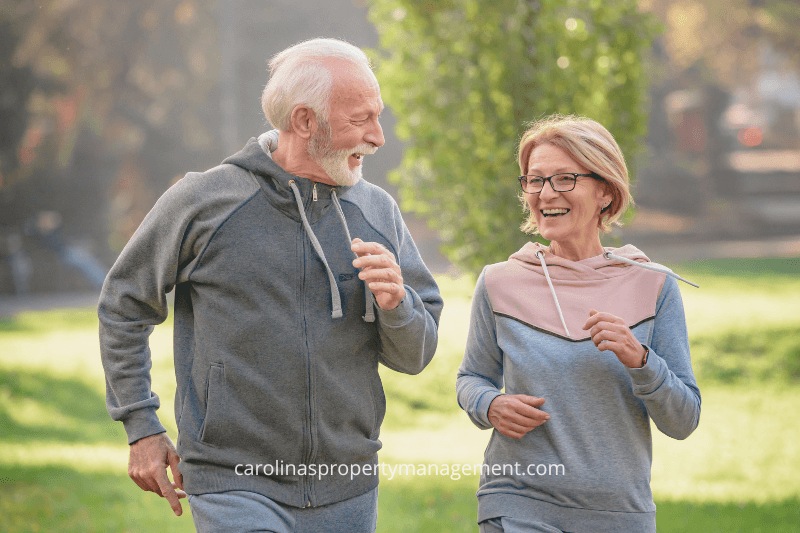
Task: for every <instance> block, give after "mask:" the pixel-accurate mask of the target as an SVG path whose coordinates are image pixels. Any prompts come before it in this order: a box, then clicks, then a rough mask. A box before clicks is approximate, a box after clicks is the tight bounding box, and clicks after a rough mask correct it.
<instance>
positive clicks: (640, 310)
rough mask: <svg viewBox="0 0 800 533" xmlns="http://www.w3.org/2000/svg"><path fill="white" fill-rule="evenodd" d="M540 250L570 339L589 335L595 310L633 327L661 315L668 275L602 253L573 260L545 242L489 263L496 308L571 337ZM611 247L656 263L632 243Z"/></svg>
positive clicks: (490, 290)
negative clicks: (661, 297) (541, 254)
mask: <svg viewBox="0 0 800 533" xmlns="http://www.w3.org/2000/svg"><path fill="white" fill-rule="evenodd" d="M537 251H542V252H544V259H545V263H546V265H547V270H548V273H549V274H550V280H551V282H552V283H553V288H554V290H555V293H556V297H557V298H558V302H559V304H560V305H561V312H562V313H563V314H564V321H565V322H566V323H567V328H569V333H570V336H569V338H570V339H572V340H585V339H588V338H589V332H588V331H586V330H583V329H582V328H583V325H584V323H585V322H586V320H588V318H589V311H590V310H591V309H595V310H597V311H599V312H607V313H611V314H613V315H615V316H618V317H620V318H622V319H623V320H624V321H625V324H627V325H628V326H629V327H632V326H634V325H636V324H638V323H639V322H642V321H643V320H646V319H649V318H652V317H654V316H655V312H656V301H657V300H658V295H659V294H660V293H661V288H662V287H663V286H664V280H665V279H666V274H663V273H660V272H653V271H651V270H647V269H644V268H637V267H635V266H634V265H629V264H626V263H623V262H621V261H618V260H614V259H606V258H605V257H603V256H602V255H598V256H596V257H590V258H588V259H584V260H582V261H569V260H567V259H563V258H561V257H557V256H555V255H553V254H552V253H550V251H549V248H547V247H545V246H542V245H541V244H539V243H528V244H526V245H525V246H524V247H523V248H522V249H521V250H520V251H518V252H516V253H515V254H513V255H512V256H511V257H510V258H509V260H508V261H505V262H503V263H497V264H494V265H490V266H488V267H487V269H486V275H485V281H486V289H487V291H488V294H489V300H490V301H491V303H492V308H493V310H494V312H495V313H499V314H502V315H506V316H508V317H511V318H514V319H517V320H520V321H522V322H525V323H527V324H529V325H531V326H534V327H536V328H539V329H542V330H545V331H547V332H550V333H553V334H556V335H559V336H562V337H567V333H566V332H565V331H564V326H563V325H562V324H561V319H560V318H559V316H558V310H557V308H556V303H555V300H554V299H553V294H552V292H551V291H550V287H549V286H548V284H547V279H546V278H545V275H544V269H543V268H542V264H541V261H540V260H539V258H538V257H536V255H535V253H536V252H537ZM606 251H610V252H612V253H613V254H615V255H618V256H621V257H625V258H627V259H632V260H634V261H637V262H639V263H645V262H650V260H649V259H648V258H647V256H645V255H644V254H643V253H642V252H641V251H639V250H638V249H637V248H636V247H634V246H631V245H626V246H623V247H622V248H616V249H614V248H606Z"/></svg>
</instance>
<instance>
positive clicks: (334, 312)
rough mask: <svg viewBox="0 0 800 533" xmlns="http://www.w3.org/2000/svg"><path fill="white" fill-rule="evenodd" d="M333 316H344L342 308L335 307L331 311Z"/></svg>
mask: <svg viewBox="0 0 800 533" xmlns="http://www.w3.org/2000/svg"><path fill="white" fill-rule="evenodd" d="M331 318H342V310H341V309H334V310H333V312H332V313H331Z"/></svg>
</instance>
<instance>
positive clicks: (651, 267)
mask: <svg viewBox="0 0 800 533" xmlns="http://www.w3.org/2000/svg"><path fill="white" fill-rule="evenodd" d="M603 257H605V258H606V259H609V260H610V259H616V260H617V261H622V262H623V263H628V264H630V265H634V266H638V267H642V268H646V269H647V270H654V271H655V272H661V273H662V274H666V275H668V276H672V277H673V278H675V279H677V280H680V281H682V282H684V283H688V284H689V285H691V286H692V287H697V288H698V289H699V288H700V285H698V284H696V283H692V282H691V281H689V280H688V279H683V278H682V277H680V276H679V275H677V274H676V273H675V272H673V271H672V270H670V269H668V268H666V267H665V268H659V267H657V266H654V265H652V264H650V263H639V262H637V261H634V260H632V259H628V258H627V257H620V256H618V255H614V254H612V253H611V252H603ZM545 272H546V271H545Z"/></svg>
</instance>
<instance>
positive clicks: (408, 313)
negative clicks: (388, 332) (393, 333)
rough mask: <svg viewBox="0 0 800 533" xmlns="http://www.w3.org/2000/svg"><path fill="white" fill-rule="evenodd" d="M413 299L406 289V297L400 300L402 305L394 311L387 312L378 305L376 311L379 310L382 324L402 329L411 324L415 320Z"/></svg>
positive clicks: (398, 305)
mask: <svg viewBox="0 0 800 533" xmlns="http://www.w3.org/2000/svg"><path fill="white" fill-rule="evenodd" d="M412 298H413V297H412V296H410V295H409V293H408V289H406V295H405V297H403V299H402V300H400V303H399V304H397V307H395V308H394V309H390V310H388V311H387V310H386V309H382V308H381V306H379V305H378V304H377V303H376V304H375V309H377V310H378V317H379V318H380V321H381V324H383V325H384V326H389V327H390V328H402V327H403V326H405V325H407V324H408V323H409V322H411V319H412V318H414V304H413V303H412Z"/></svg>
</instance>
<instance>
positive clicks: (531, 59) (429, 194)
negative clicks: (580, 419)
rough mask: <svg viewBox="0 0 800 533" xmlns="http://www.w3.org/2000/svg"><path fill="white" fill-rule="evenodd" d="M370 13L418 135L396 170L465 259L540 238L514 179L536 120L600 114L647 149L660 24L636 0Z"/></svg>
mask: <svg viewBox="0 0 800 533" xmlns="http://www.w3.org/2000/svg"><path fill="white" fill-rule="evenodd" d="M369 16H370V19H371V20H372V22H373V23H374V24H375V26H376V27H377V29H378V33H379V36H380V49H379V50H378V51H375V52H374V53H373V56H374V59H375V63H376V66H377V68H376V71H377V72H376V73H377V77H378V80H379V82H380V83H381V89H382V94H383V97H384V100H385V102H386V103H387V105H389V106H391V108H392V110H393V112H394V114H395V115H397V117H398V119H397V135H398V137H399V138H400V139H401V140H403V141H405V142H406V143H407V148H406V150H405V153H404V157H403V161H402V163H401V165H400V167H399V168H397V169H396V170H394V171H393V172H392V173H391V174H390V176H389V179H390V180H391V181H392V182H394V183H396V184H397V185H398V187H399V189H400V193H401V199H402V205H403V207H404V208H405V209H408V210H410V211H413V212H415V213H416V214H418V215H421V216H422V217H424V218H425V219H427V221H428V224H429V225H430V226H431V227H432V228H434V229H436V230H438V232H439V234H440V236H441V238H442V242H443V245H442V250H443V252H444V253H445V254H446V255H447V256H448V257H449V259H450V260H451V261H453V262H454V263H455V264H457V265H458V266H460V267H462V268H464V269H466V270H468V271H472V272H477V271H479V270H480V268H481V267H482V266H483V265H485V264H487V263H491V262H496V261H500V260H504V259H506V258H507V257H508V255H509V254H510V253H512V252H513V251H515V250H517V249H518V248H519V247H520V246H521V245H522V243H524V242H526V241H527V240H529V239H530V237H529V236H526V235H525V234H523V233H522V232H521V231H520V230H519V229H518V228H519V226H520V223H521V222H522V220H523V215H522V209H521V204H520V201H519V200H518V198H517V194H518V193H517V189H518V183H517V181H516V179H515V178H516V176H518V175H519V167H518V165H517V163H516V149H517V142H518V139H519V137H520V135H521V133H522V132H523V131H524V128H525V123H526V122H528V121H530V120H532V119H536V118H538V117H541V116H543V115H548V114H551V113H565V114H567V113H574V114H579V115H583V116H588V117H590V118H593V119H595V120H597V121H599V122H600V123H602V124H603V125H605V126H606V127H607V128H608V129H609V131H611V133H612V134H613V135H614V136H615V138H616V139H617V141H618V142H619V144H620V146H621V148H622V150H623V152H624V153H625V154H626V155H627V157H628V159H629V160H630V159H631V157H632V156H633V155H634V154H635V153H636V149H637V147H638V143H639V141H640V139H641V138H642V137H643V135H644V133H645V129H646V112H645V103H646V93H647V74H646V71H645V57H646V53H647V51H648V50H649V49H650V46H651V40H652V38H653V37H654V35H655V34H656V31H657V27H656V24H655V22H654V19H652V18H651V16H649V15H646V14H643V13H640V12H639V11H638V9H637V2H636V1H635V0H620V1H616V2H601V1H600V0H591V1H589V2H579V1H577V0H568V1H566V2H564V0H494V1H492V2H487V1H479V0H442V1H439V2H422V1H419V0H372V2H371V3H370V10H369Z"/></svg>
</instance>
